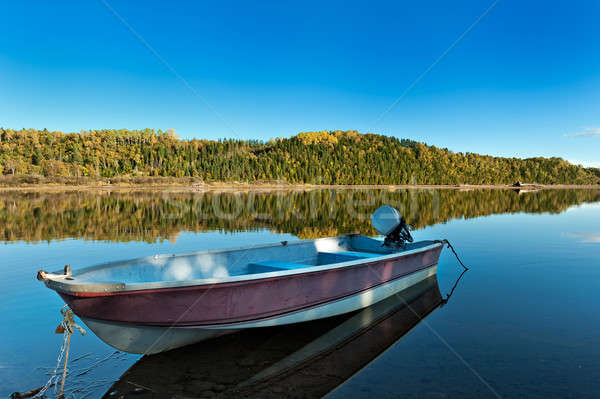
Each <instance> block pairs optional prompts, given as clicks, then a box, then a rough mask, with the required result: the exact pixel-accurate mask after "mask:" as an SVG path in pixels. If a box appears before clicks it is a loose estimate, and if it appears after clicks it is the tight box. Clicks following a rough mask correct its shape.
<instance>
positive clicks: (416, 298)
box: [103, 275, 462, 399]
mask: <svg viewBox="0 0 600 399" xmlns="http://www.w3.org/2000/svg"><path fill="white" fill-rule="evenodd" d="M461 276H462V275H461ZM457 283H458V280H457V282H456V284H457ZM447 300H448V297H447V298H442V295H441V292H440V288H439V285H438V281H437V276H435V275H433V276H431V277H428V278H426V279H425V280H422V281H421V282H419V283H416V284H414V285H412V286H410V287H408V288H407V289H405V290H402V291H400V292H399V293H397V294H396V295H392V296H391V297H389V298H387V299H385V300H383V301H380V302H378V303H376V304H374V305H372V306H369V307H367V308H365V309H361V310H358V311H356V312H352V313H348V314H345V315H340V316H336V317H332V318H327V319H321V320H316V321H311V322H307V323H304V324H302V328H296V326H295V325H284V326H279V327H273V328H269V329H247V330H243V331H240V332H238V333H237V334H230V335H226V336H223V337H219V338H216V339H214V340H211V341H205V342H201V343H198V344H195V345H191V346H187V347H185V348H179V349H176V350H173V351H169V352H166V353H161V354H157V355H153V356H144V357H142V358H141V359H139V360H138V361H137V362H136V363H135V364H133V365H132V366H131V367H130V368H129V369H128V370H127V371H126V372H125V373H124V374H123V375H122V376H121V377H120V378H119V380H118V381H116V382H115V383H114V384H113V385H112V386H111V387H110V388H109V389H108V390H107V391H106V393H105V394H104V396H103V398H106V399H109V398H115V397H119V396H121V395H125V396H126V397H127V395H128V394H129V393H132V394H133V393H135V394H137V396H141V395H143V394H144V393H145V392H148V391H149V392H150V393H152V395H154V396H153V397H198V396H216V397H245V398H252V397H256V398H265V397H266V398H269V397H278V398H280V397H283V398H286V397H298V396H299V393H302V397H305V398H313V397H314V398H320V397H323V396H324V395H326V394H328V393H329V392H331V391H333V390H334V389H336V388H337V387H338V386H340V385H341V384H343V383H344V382H345V381H347V380H349V379H351V378H352V376H354V375H355V374H356V373H357V372H358V371H360V370H361V369H363V368H364V367H365V366H367V365H368V364H369V363H371V362H372V361H374V360H375V359H377V358H378V357H379V355H381V354H382V353H384V352H385V351H386V350H387V349H388V348H389V347H391V346H392V345H393V344H395V343H396V342H398V340H400V339H401V338H402V337H403V336H405V335H406V334H407V333H408V332H409V331H411V330H412V329H413V328H415V327H416V326H417V325H419V323H420V322H421V321H422V320H424V319H425V318H426V317H428V316H429V315H430V314H431V313H432V312H434V311H436V310H437V309H439V308H440V307H442V306H443V305H444V304H445V303H447ZM207 391H210V392H212V393H210V392H209V393H208V394H207ZM132 396H133V395H132Z"/></svg>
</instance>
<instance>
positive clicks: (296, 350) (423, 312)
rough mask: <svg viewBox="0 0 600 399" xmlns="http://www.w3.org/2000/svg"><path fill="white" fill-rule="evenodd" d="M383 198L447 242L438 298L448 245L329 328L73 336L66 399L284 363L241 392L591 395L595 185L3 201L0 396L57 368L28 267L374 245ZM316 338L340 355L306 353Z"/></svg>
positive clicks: (598, 204) (196, 388) (203, 383)
mask: <svg viewBox="0 0 600 399" xmlns="http://www.w3.org/2000/svg"><path fill="white" fill-rule="evenodd" d="M381 204H390V205H392V206H395V207H396V208H398V209H399V210H400V211H401V212H402V213H403V215H405V216H406V218H407V219H408V221H409V223H411V224H412V225H413V227H414V228H415V231H414V233H413V236H414V237H415V239H416V240H420V239H437V238H448V239H449V240H450V241H451V242H452V244H453V245H454V247H455V248H456V249H457V251H458V252H459V254H460V255H461V257H462V259H463V261H464V262H465V263H466V264H468V265H469V266H470V268H471V269H470V270H469V271H467V272H466V273H465V274H464V275H463V276H462V278H461V279H460V281H458V284H457V286H456V288H455V290H454V292H453V294H452V296H451V297H450V299H449V301H448V303H446V304H443V299H444V298H446V295H447V294H448V293H449V292H450V291H451V290H452V288H453V286H454V285H455V283H456V282H457V279H458V278H459V276H461V272H462V268H461V267H460V265H458V264H457V262H456V260H455V258H454V257H453V255H452V253H451V252H450V251H449V250H447V249H446V250H444V251H443V253H442V256H441V258H440V263H439V267H438V274H437V279H436V280H432V281H428V282H427V283H426V284H424V285H422V286H419V287H415V289H414V290H413V291H411V292H407V293H405V295H406V297H405V298H404V300H402V301H395V302H394V301H393V300H391V301H387V302H386V303H381V304H378V305H376V306H377V307H372V309H367V310H366V311H364V312H357V313H355V314H351V315H344V316H340V317H338V318H335V319H328V320H324V321H321V322H317V323H308V324H305V325H302V326H290V327H286V328H280V329H267V330H255V331H250V332H245V333H242V334H234V335H231V336H227V337H222V338H220V339H218V340H215V341H214V342H213V341H209V342H205V343H200V344H198V345H194V346H191V347H187V348H182V349H179V350H176V351H173V352H169V353H166V354H160V355H156V356H148V357H144V358H140V356H135V355H129V354H124V353H119V352H116V351H115V350H114V349H112V348H110V347H108V346H107V345H105V344H104V343H102V342H101V341H100V340H99V339H98V338H96V337H95V336H94V335H93V334H92V333H88V334H87V335H85V336H81V335H80V334H79V333H76V334H74V335H73V338H72V342H71V353H70V359H71V361H70V364H69V370H70V372H69V376H68V379H67V388H66V392H67V394H68V395H67V397H76V398H82V397H88V398H94V397H102V395H103V394H105V393H106V392H119V394H113V395H112V396H110V397H118V396H119V395H120V394H121V393H123V394H125V395H126V396H127V397H128V396H133V397H178V396H179V397H209V396H214V395H215V394H216V395H219V394H220V395H221V396H227V394H228V393H231V392H232V391H230V387H232V386H234V385H236V386H237V385H238V384H240V383H244V381H248V380H251V379H252V378H254V377H255V376H256V375H259V374H260V373H263V374H264V373H266V374H268V373H275V374H274V375H276V371H277V370H278V367H283V366H285V365H287V366H286V367H291V368H290V370H294V372H293V373H290V372H287V373H284V374H282V375H276V376H275V377H273V378H271V379H270V383H269V384H268V385H264V386H262V387H260V386H259V388H257V389H260V390H259V391H254V392H250V391H248V392H246V393H245V394H244V395H245V396H253V395H254V396H260V397H279V396H298V397H304V396H308V397H318V396H321V395H323V394H326V393H327V394H328V395H329V397H331V398H347V397H365V398H367V397H368V398H372V397H384V398H386V397H389V398H392V397H409V398H411V397H419V398H421V397H425V398H454V397H456V398H458V397H473V398H485V397H490V398H495V397H506V398H508V397H531V398H553V397H556V398H569V397H572V398H588V397H589V398H592V397H598V392H600V345H599V341H600V311H598V303H599V301H600V290H599V289H600V190H547V191H537V192H520V193H519V192H517V191H513V190H471V191H459V190H396V191H387V190H339V191H335V190H312V191H304V192H302V191H297V192H273V193H267V192H256V193H220V194H219V193H193V194H164V193H160V192H138V193H121V192H112V193H111V192H104V191H102V192H100V191H99V192H68V193H22V192H19V193H17V192H14V193H6V192H4V193H0V240H2V243H1V244H0V255H1V258H0V259H2V260H1V264H0V278H1V281H2V282H1V283H0V284H1V288H2V289H1V290H0V310H1V314H2V317H3V321H2V323H1V324H0V337H2V342H3V345H2V346H1V347H0V381H2V384H0V396H3V397H7V396H8V395H10V393H12V392H14V391H20V392H23V391H28V390H30V389H33V388H37V387H40V386H43V385H44V384H45V383H46V381H47V380H48V378H49V376H48V375H47V374H48V373H49V372H51V371H52V370H53V369H54V367H55V366H56V361H57V356H58V354H59V349H60V346H61V343H62V335H59V334H55V333H54V330H55V328H56V326H57V325H58V323H59V322H60V320H61V316H60V314H59V310H60V308H61V307H62V306H63V302H62V301H61V300H60V298H59V297H58V296H57V295H56V294H55V293H54V292H52V291H50V290H48V289H46V288H45V287H44V286H43V284H41V283H40V282H38V281H37V280H36V279H35V274H36V272H37V270H39V269H41V268H43V269H45V270H52V271H53V270H59V269H61V268H62V267H63V266H64V265H65V264H70V265H71V266H72V267H73V268H78V267H83V266H87V265H91V264H95V263H101V262H105V261H111V260H119V259H126V258H132V257H139V256H147V255H152V254H159V253H177V252H189V251H195V250H203V249H212V248H226V247H232V246H243V245H248V244H255V243H256V244H258V243H268V242H274V241H275V242H276V241H281V240H296V239H302V238H315V237H325V236H332V235H339V234H344V233H350V232H357V233H358V232H360V233H363V234H370V235H373V234H374V231H373V230H372V228H371V226H370V222H369V216H370V214H371V212H373V211H374V210H375V209H376V208H377V207H378V206H379V205H381ZM409 310H410V311H409ZM417 316H418V317H417ZM324 342H330V343H331V342H333V343H336V342H337V344H336V345H334V347H333V349H332V348H329V349H328V350H327V351H325V352H323V351H321V352H311V351H310V350H309V349H310V348H315V347H318V346H319V345H323V343H324ZM315 353H318V356H317V355H315ZM294 359H295V360H294ZM292 360H294V361H295V362H296V363H293V362H292V363H293V364H292V365H291V366H290V364H291V363H290V362H291V361H292ZM128 369H129V371H127V370H128ZM126 371H127V373H126ZM121 377H122V378H121ZM113 384H115V385H114V386H113ZM166 392H169V394H167V393H166ZM257 392H258V393H257Z"/></svg>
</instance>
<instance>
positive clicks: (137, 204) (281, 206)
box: [0, 189, 600, 243]
mask: <svg viewBox="0 0 600 399" xmlns="http://www.w3.org/2000/svg"><path fill="white" fill-rule="evenodd" d="M599 201H600V190H592V189H579V190H575V189H573V190H541V191H535V192H525V193H523V192H521V193H519V192H518V191H517V190H508V189H507V190H490V189H475V190H467V191H462V190H434V189H410V190H406V189H403V190H385V189H378V190H349V189H340V190H331V189H329V190H307V191H275V192H264V191H245V192H221V193H218V192H198V193H162V192H152V191H139V192H119V191H115V192H109V191H96V192H95V191H69V192H3V193H0V240H1V241H4V242H15V241H25V242H39V241H51V240H60V239H67V238H75V239H79V238H83V239H86V240H102V241H113V242H120V241H145V242H149V243H152V242H157V241H162V240H165V239H166V240H176V239H177V235H178V234H179V233H180V232H184V231H191V232H205V231H225V232H239V231H252V230H261V229H268V230H271V231H273V232H277V233H290V234H293V235H295V236H297V237H299V238H317V237H325V236H335V235H339V234H346V233H353V232H355V233H358V232H360V233H362V234H369V235H372V234H375V232H374V231H373V229H372V227H371V224H370V219H369V216H370V214H371V213H372V212H373V211H374V210H375V209H376V208H377V207H379V206H380V205H382V204H389V205H392V206H394V207H396V208H398V209H399V210H400V211H401V213H402V214H403V215H404V216H405V217H406V219H407V220H408V222H409V223H410V224H412V226H413V227H414V228H422V227H425V226H430V225H434V224H437V223H444V222H447V221H449V220H452V219H456V218H474V217H478V216H485V215H492V214H502V213H517V212H525V213H560V212H562V211H565V210H566V209H568V208H569V207H571V206H574V205H580V204H583V203H591V202H599Z"/></svg>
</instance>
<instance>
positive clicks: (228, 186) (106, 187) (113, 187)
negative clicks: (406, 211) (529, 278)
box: [0, 183, 600, 193]
mask: <svg viewBox="0 0 600 399" xmlns="http://www.w3.org/2000/svg"><path fill="white" fill-rule="evenodd" d="M411 189H412V190H419V189H420V190H459V191H469V190H515V191H519V192H528V191H539V190H568V189H588V190H600V184H593V185H592V184H588V185H582V184H524V185H521V186H514V185H504V184H503V185H494V184H480V185H476V184H461V185H448V184H440V185H436V184H392V185H389V184H384V185H377V184H360V185H350V184H269V183H209V184H198V183H195V184H189V183H188V184H182V183H167V184H144V183H137V184H136V183H133V184H132V183H117V184H82V185H67V184H51V183H45V184H27V185H19V186H0V192H10V191H20V192H65V191H106V192H110V191H160V192H179V193H186V192H187V193H202V192H231V191H265V192H270V191H307V190H390V191H394V190H411Z"/></svg>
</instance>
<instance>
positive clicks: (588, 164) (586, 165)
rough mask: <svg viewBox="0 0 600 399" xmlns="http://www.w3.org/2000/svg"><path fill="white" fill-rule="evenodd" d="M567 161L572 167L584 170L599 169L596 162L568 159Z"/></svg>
mask: <svg viewBox="0 0 600 399" xmlns="http://www.w3.org/2000/svg"><path fill="white" fill-rule="evenodd" d="M567 161H569V163H572V164H573V165H581V166H583V167H584V168H600V162H597V161H580V160H576V159H568V160H567Z"/></svg>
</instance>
